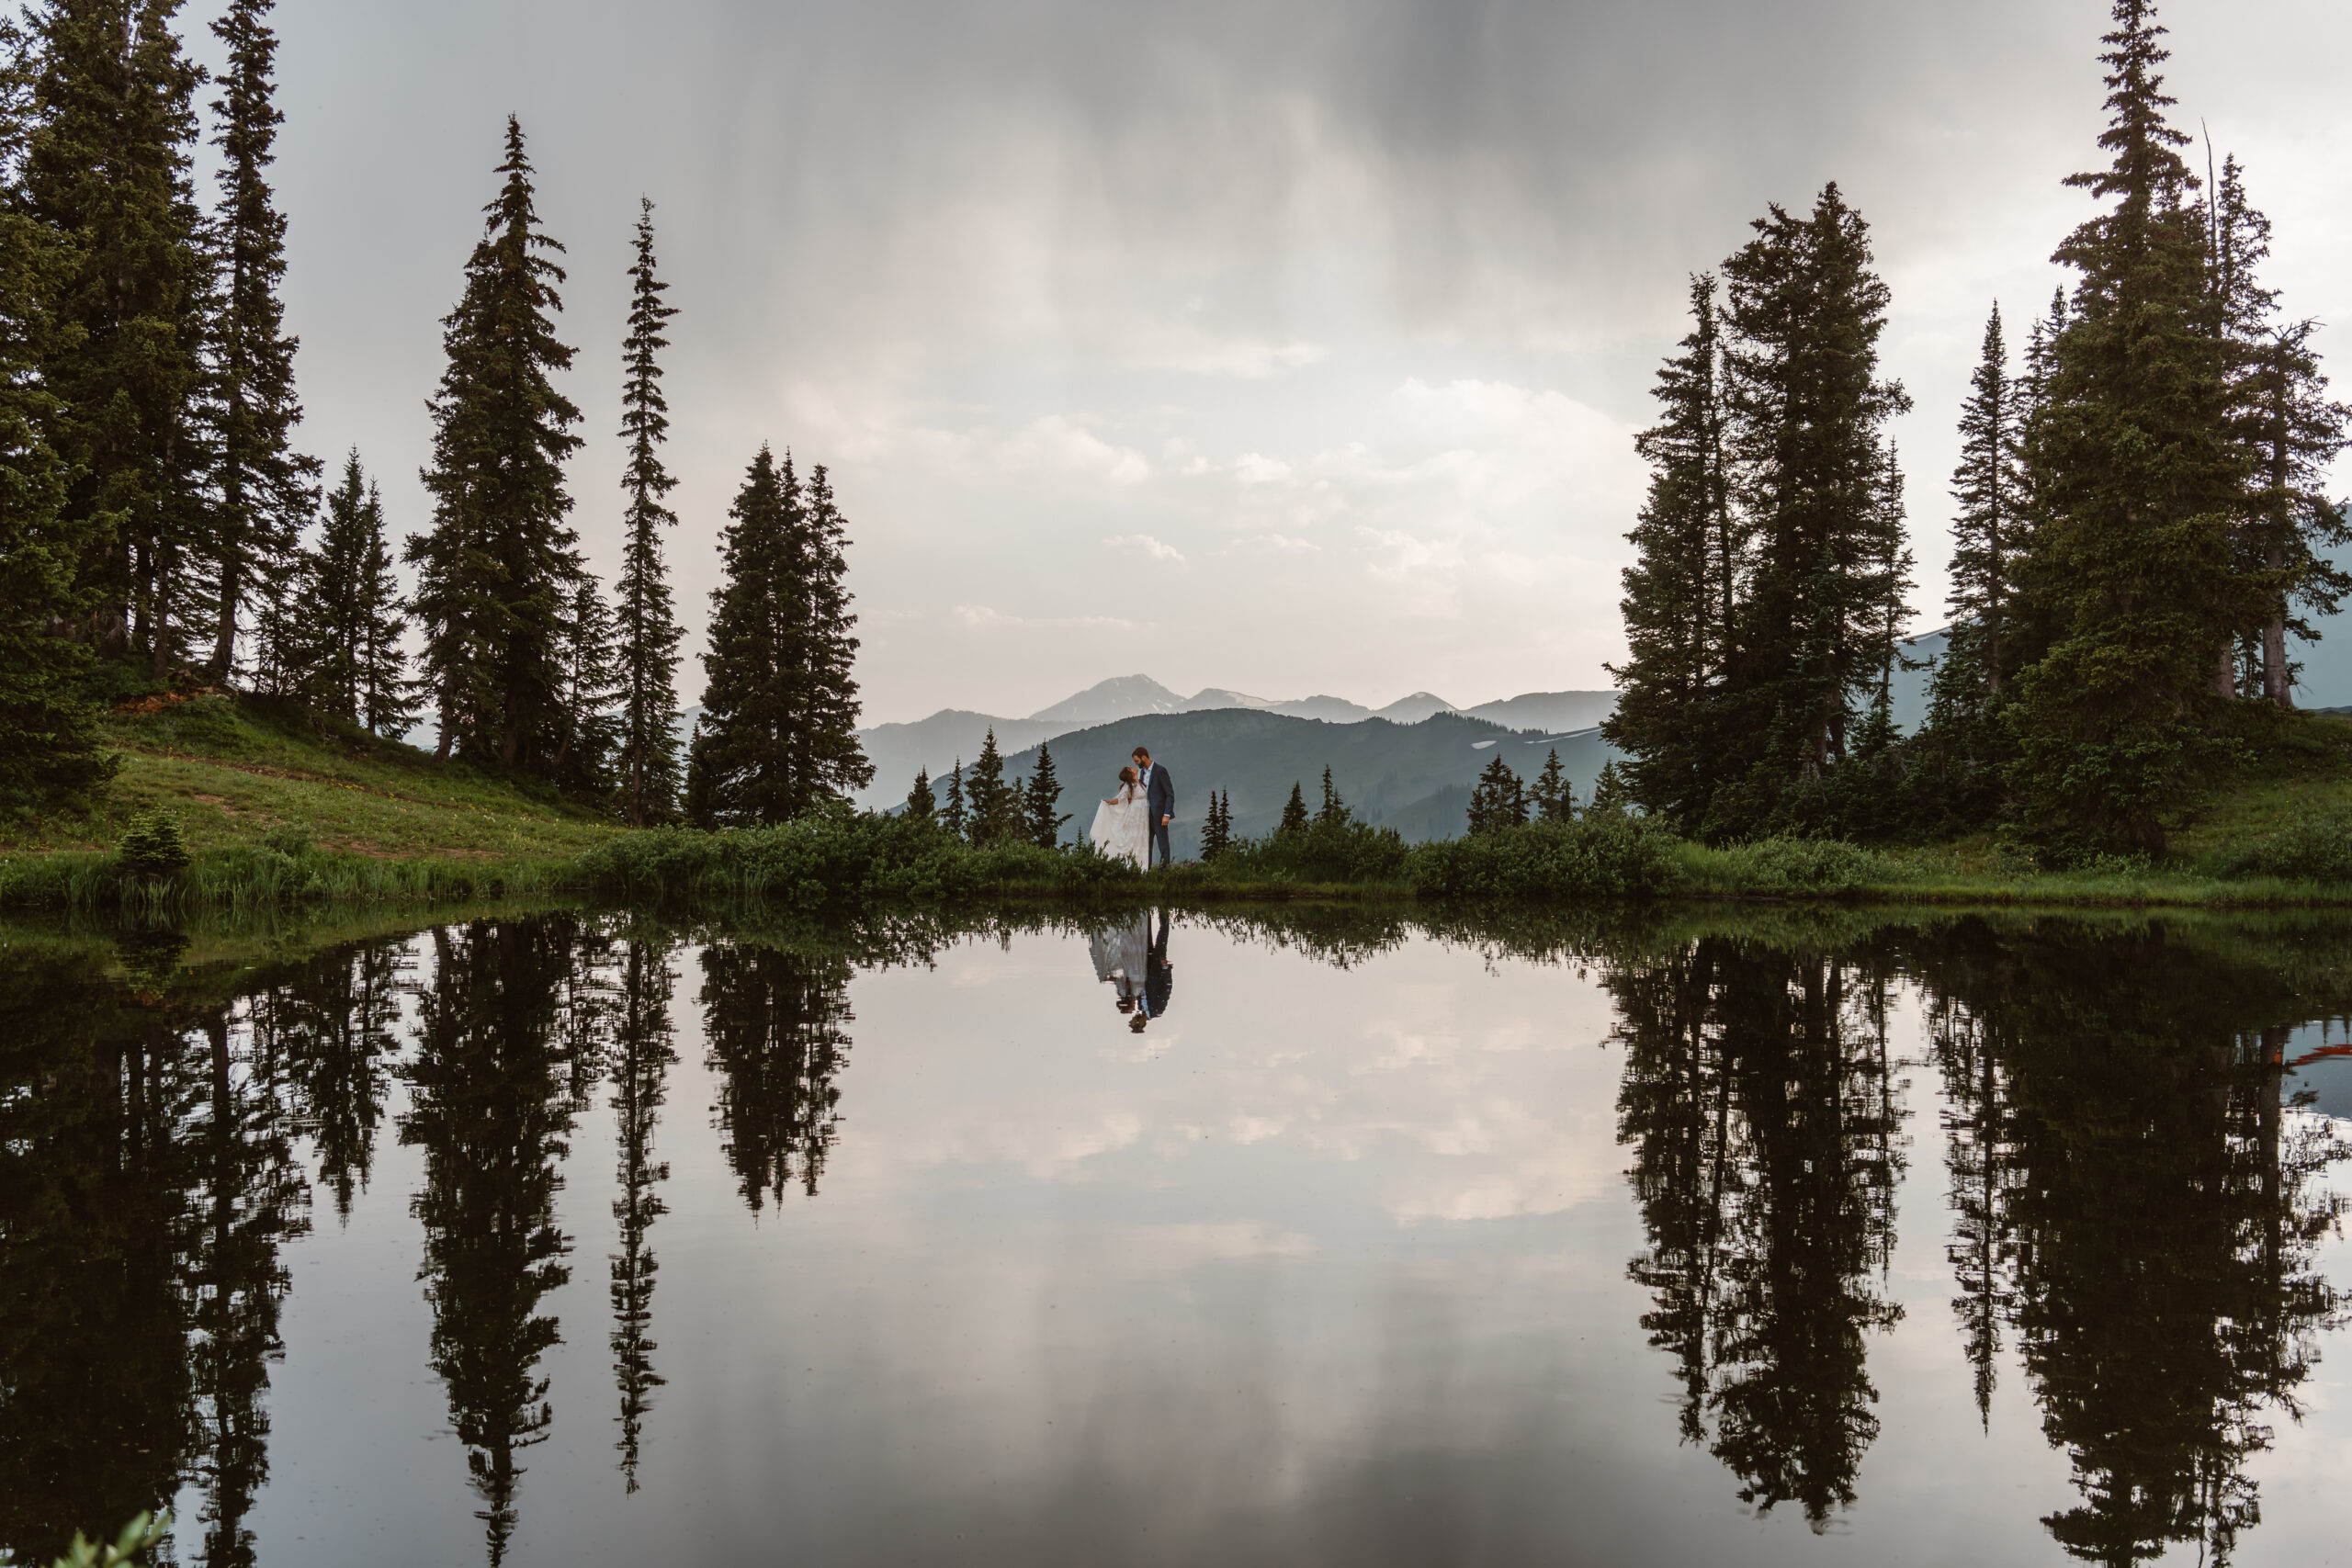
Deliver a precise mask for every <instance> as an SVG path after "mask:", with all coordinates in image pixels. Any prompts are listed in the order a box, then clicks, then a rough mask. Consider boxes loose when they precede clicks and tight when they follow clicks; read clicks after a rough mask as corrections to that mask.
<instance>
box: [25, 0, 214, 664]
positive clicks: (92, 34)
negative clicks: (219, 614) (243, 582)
mask: <svg viewBox="0 0 2352 1568" xmlns="http://www.w3.org/2000/svg"><path fill="white" fill-rule="evenodd" d="M177 9H178V0H53V3H52V4H51V5H50V6H48V7H47V8H46V9H44V10H42V11H40V12H39V13H37V14H36V15H35V16H34V17H32V23H33V27H34V29H35V32H36V34H37V36H38V39H39V42H40V73H39V76H38V78H37V80H36V81H35V83H34V85H33V95H32V96H33V107H34V118H35V126H34V130H33V134H32V136H31V138H30V141H29V143H28V147H27V150H26V155H25V160H24V165H23V179H22V190H23V200H24V204H25V207H26V209H28V211H29V212H30V214H31V215H32V216H33V217H35V218H36V219H37V220H40V222H42V223H44V224H46V225H47V226H49V227H50V228H51V230H53V231H56V232H57V233H58V234H59V235H60V236H61V237H62V239H63V240H64V242H65V243H64V244H63V245H62V247H61V248H60V249H59V250H58V252H57V253H56V254H57V259H58V262H59V265H58V267H57V268H56V270H55V272H54V273H53V274H52V275H51V276H50V277H49V278H48V279H47V280H46V287H45V288H44V294H45V295H46V297H47V300H48V310H49V313H50V314H51V318H52V321H51V325H52V327H53V328H54V330H53V331H50V332H48V333H44V334H43V337H42V345H43V353H42V365H41V381H42V383H43V385H44V387H45V389H46V390H47V391H48V392H49V393H50V394H51V401H50V402H49V403H48V404H47V408H48V410H49V413H48V418H47V421H46V423H47V424H48V427H49V428H48V435H49V441H50V445H51V446H52V447H54V448H55V450H56V451H57V453H58V456H59V457H61V458H62V459H63V460H64V463H65V470H66V475H67V491H66V499H65V503H64V505H63V507H62V509H61V523H60V526H59V527H58V529H57V530H56V531H55V537H56V538H57V541H58V545H59V547H62V548H70V549H71V550H72V551H73V552H74V557H75V560H74V598H75V604H74V622H75V623H76V625H77V626H78V630H79V633H80V635H81V636H82V637H85V639H86V640H88V641H89V642H91V643H92V644H94V645H95V646H96V648H97V649H99V650H100V651H101V652H104V653H107V654H109V655H119V654H120V653H122V652H124V651H126V650H130V651H135V652H137V653H139V654H141V655H143V656H144V659H145V660H146V663H147V665H148V668H149V669H150V670H151V671H153V673H155V674H156V675H158V676H160V675H161V674H162V673H163V672H164V671H165V670H166V669H168V668H169V667H170V666H171V665H172V664H173V663H174V662H175V661H176V660H179V659H181V658H182V657H184V655H185V653H186V651H187V648H186V644H187V637H188V634H189V632H190V629H191V626H192V625H193V623H194V620H195V617H196V613H197V611H198V609H199V608H200V604H201V600H202V597H203V581H202V579H203V576H204V573H203V572H202V570H201V568H202V566H203V561H204V557H205V555H206V553H207V552H206V540H205V537H204V535H205V530H206V520H205V517H204V512H205V509H206V508H205V499H206V498H205V496H204V494H203V491H204V483H205V478H206V473H205V470H206V468H207V467H208V459H207V453H206V451H205V442H204V439H203V435H204V432H203V421H202V417H201V414H202V411H201V408H200V402H199V399H200V394H201V391H202V381H203V378H202V369H203V367H202V362H201V357H202V351H203V337H204V320H203V317H204V311H205V309H206V306H207V303H208V295H209V267H208V265H207V263H206V260H205V257H204V255H203V254H202V250H201V246H200V244H199V233H200V231H201V228H202V219H201V216H200V214H199V213H198V210H197V207H196V199H195V193H194V186H193V185H192V183H191V180H190V175H189V160H190V149H191V148H192V147H193V145H194V143H195V141H196V135H197V122H196V111H195V107H194V97H195V92H196V87H197V85H198V82H199V81H200V80H201V78H202V73H201V72H200V71H199V70H198V67H197V66H195V65H194V64H192V63H191V62H189V61H188V60H187V58H186V57H185V56H183V55H182V54H181V52H180V43H179V39H178V37H177V36H176V35H175V33H174V32H173V30H172V17H173V15H174V13H175V11H176V10H177Z"/></svg>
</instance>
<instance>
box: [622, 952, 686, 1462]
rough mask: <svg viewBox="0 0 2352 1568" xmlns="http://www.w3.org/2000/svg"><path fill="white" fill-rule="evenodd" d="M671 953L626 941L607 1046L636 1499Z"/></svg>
mask: <svg viewBox="0 0 2352 1568" xmlns="http://www.w3.org/2000/svg"><path fill="white" fill-rule="evenodd" d="M671 947H672V944H671V943H670V942H668V941H667V940H666V939H664V938H663V937H662V936H660V935H658V934H653V933H650V932H648V933H643V934H639V935H637V936H636V938H635V940H632V941H630V942H628V945H627V949H626V951H625V953H624V955H623V957H622V959H621V964H620V970H621V972H620V982H619V984H620V995H619V997H618V998H617V1003H618V1006H617V1013H618V1017H617V1019H616V1025H617V1027H616V1031H615V1037H614V1040H613V1063H612V1083H613V1099H612V1109H613V1112H614V1114H615V1116H616V1118H617V1119H618V1121H619V1123H620V1128H619V1138H618V1140H617V1141H618V1142H619V1144H620V1192H621V1195H620V1196H619V1197H618V1198H616V1199H615V1200H614V1201H613V1218H614V1219H615V1220H616V1221H617V1222H618V1225H619V1231H620V1243H621V1249H620V1251H618V1252H617V1253H615V1254H614V1255H613V1257H612V1259H611V1267H612V1301H613V1335H612V1347H613V1380H614V1382H615V1383H616V1385H617V1386H618V1388H619V1390H620V1426H621V1436H620V1441H619V1443H618V1444H617V1445H616V1446H617V1447H618V1449H619V1450H620V1456H621V1461H620V1466H621V1473H622V1475H623V1476H625V1477H626V1478H627V1479H628V1490H629V1491H631V1492H634V1491H636V1490H637V1464H638V1457H639V1443H641V1442H642V1441H643V1438H644V1434H645V1416H646V1412H647V1411H648V1410H649V1409H650V1408H651V1405H652V1399H653V1391H654V1390H655V1389H657V1388H659V1387H661V1386H662V1375H661V1374H660V1373H659V1372H657V1371H654V1370H653V1352H654V1351H656V1350H658V1349H660V1348H661V1346H660V1345H658V1344H656V1343H655V1342H654V1339H653V1337H652V1334H651V1332H650V1330H651V1326H652V1323H653V1275H654V1272H655V1270H656V1269H658V1268H659V1267H660V1265H659V1264H658V1263H656V1261H655V1260H654V1256H653V1249H652V1247H651V1246H650V1245H649V1240H650V1233H651V1231H652V1228H653V1222H654V1221H655V1220H656V1219H659V1218H660V1217H661V1216H662V1214H664V1213H667V1212H668V1206H667V1205H666V1204H664V1203H663V1202H662V1195H661V1184H662V1182H665V1181H667V1180H669V1179H670V1167H669V1166H668V1164H667V1163H666V1162H656V1161H655V1159H654V1158H653V1132H654V1128H655V1126H656V1124H657V1123H658V1122H660V1120H661V1113H662V1100H664V1098H666V1093H667V1089H666V1085H667V1080H668V1077H669V1073H670V1068H671V1066H672V1065H673V1064H674V1063H675V1062H676V1061H677V1059H678V1053H677V1049H676V1047H675V1045H674V1044H673V1032H672V1029H671V1025H670V992H671V987H672V986H673V982H674V980H675V976H673V974H672V973H671V969H670V952H671Z"/></svg>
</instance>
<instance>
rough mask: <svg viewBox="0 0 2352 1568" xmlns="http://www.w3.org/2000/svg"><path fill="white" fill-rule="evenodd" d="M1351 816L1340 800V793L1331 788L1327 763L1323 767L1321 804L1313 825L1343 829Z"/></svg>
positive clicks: (1329, 770)
mask: <svg viewBox="0 0 2352 1568" xmlns="http://www.w3.org/2000/svg"><path fill="white" fill-rule="evenodd" d="M1350 819H1351V813H1350V812H1349V810H1348V807H1347V802H1345V801H1343V800H1341V799H1340V792H1339V791H1338V790H1337V789H1336V788H1334V787H1333V786H1332V784H1331V767H1330V764H1329V763H1328V762H1327V763H1325V764H1324V767H1323V804H1322V806H1321V807H1318V808H1317V811H1316V813H1315V825H1316V826H1317V827H1318V828H1322V827H1330V828H1344V827H1346V826H1347V825H1348V823H1349V820H1350Z"/></svg>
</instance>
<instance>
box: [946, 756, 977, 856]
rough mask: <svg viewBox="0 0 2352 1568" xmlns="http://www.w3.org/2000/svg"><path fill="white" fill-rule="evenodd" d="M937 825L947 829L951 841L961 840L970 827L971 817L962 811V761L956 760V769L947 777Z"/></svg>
mask: <svg viewBox="0 0 2352 1568" xmlns="http://www.w3.org/2000/svg"><path fill="white" fill-rule="evenodd" d="M939 825H940V826H941V827H943V828H944V829H947V836H948V837H949V838H951V839H961V838H963V837H964V836H965V833H966V831H967V829H969V828H970V827H971V817H970V814H969V813H968V812H967V811H966V810H965V809H964V759H963V758H961V757H958V758H956V769H955V771H954V772H953V773H949V774H948V775H947V795H946V801H945V804H944V805H943V806H941V807H940V808H939Z"/></svg>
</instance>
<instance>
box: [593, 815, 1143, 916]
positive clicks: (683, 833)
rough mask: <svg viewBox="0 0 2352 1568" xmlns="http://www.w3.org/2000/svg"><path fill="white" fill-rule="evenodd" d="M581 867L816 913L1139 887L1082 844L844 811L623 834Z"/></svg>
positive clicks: (609, 878) (623, 879) (600, 879)
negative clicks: (964, 831) (994, 894)
mask: <svg viewBox="0 0 2352 1568" xmlns="http://www.w3.org/2000/svg"><path fill="white" fill-rule="evenodd" d="M579 869H580V871H581V872H582V874H584V875H585V876H586V877H587V878H588V879H589V880H590V881H591V882H593V883H594V884H595V885H596V886H599V887H601V888H605V889H607V890H609V891H614V892H618V893H621V894H623V895H625V896H628V897H645V896H650V897H679V896H687V895H694V894H713V893H716V894H725V895H732V896H740V897H758V898H764V899H769V900H773V901H775V902H779V903H784V904H787V905H790V906H792V907H794V908H803V909H817V908H824V907H827V906H841V905H851V904H857V903H862V902H865V901H867V900H870V899H875V898H912V899H942V898H964V897H978V895H980V894H983V893H987V892H989V891H992V890H998V889H1023V890H1031V889H1034V890H1050V891H1056V892H1065V893H1077V892H1085V891H1089V890H1092V889H1096V888H1101V887H1106V886H1119V885H1125V884H1134V883H1138V882H1140V881H1141V880H1142V875H1143V874H1142V873H1141V872H1139V871H1137V870H1136V868H1135V867H1134V866H1132V865H1126V864H1123V863H1119V862H1116V861H1111V860H1106V859H1104V858H1103V856H1102V855H1099V854H1097V853H1095V852H1093V851H1092V850H1091V849H1087V848H1056V849H1046V848H1044V847H1042V846H1040V845H1037V844H1033V843H1030V842H1029V841H1027V840H999V841H997V842H994V843H990V844H986V845H983V846H980V847H979V848H977V849H975V848H972V847H970V846H968V845H967V844H965V843H963V842H962V841H961V840H958V839H957V838H956V836H955V835H954V834H952V833H950V832H948V831H947V829H944V828H943V827H941V826H940V825H939V824H938V823H936V822H933V821H928V820H926V819H924V818H919V817H911V816H907V815H903V814H902V815H899V816H887V817H886V816H879V815H876V814H873V813H861V812H852V811H849V810H847V809H836V810H832V811H826V812H819V813H815V814H812V815H810V816H808V817H804V818H801V819H799V820H798V821H797V822H787V823H785V824H784V825H782V826H781V827H775V828H747V829H729V830H728V831H725V832H718V833H708V832H704V831H701V830H700V829H693V828H662V829H647V830H645V831H642V832H635V833H625V834H622V835H620V836H618V837H616V838H614V839H610V840H605V842H604V843H602V844H599V845H597V846H596V847H595V848H594V849H593V850H590V851H589V852H587V853H586V854H585V855H583V856H582V858H581V860H580V862H579Z"/></svg>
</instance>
